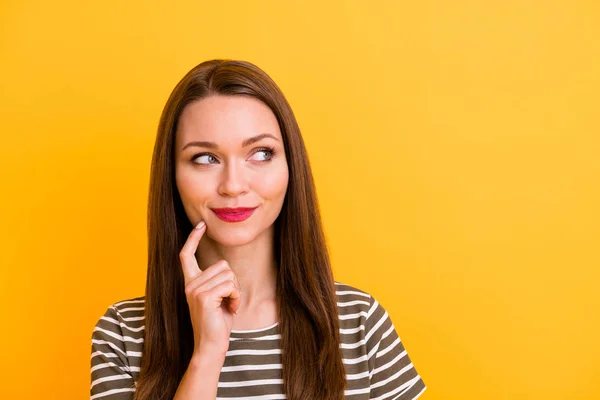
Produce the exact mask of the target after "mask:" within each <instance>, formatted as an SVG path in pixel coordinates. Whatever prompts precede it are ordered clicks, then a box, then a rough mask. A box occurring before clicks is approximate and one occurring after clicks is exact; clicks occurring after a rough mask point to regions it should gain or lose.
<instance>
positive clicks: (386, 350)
mask: <svg viewBox="0 0 600 400" xmlns="http://www.w3.org/2000/svg"><path fill="white" fill-rule="evenodd" d="M398 343H400V338H396V340H394V341H393V342H392V344H390V345H389V346H388V347H386V348H385V349H383V350H381V351H380V352H378V353H377V355H376V356H375V358H378V357H381V356H382V355H384V354H386V353H387V352H388V351H390V350H392V349H393V348H394V347H396V346H397V345H398Z"/></svg>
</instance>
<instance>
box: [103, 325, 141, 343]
mask: <svg viewBox="0 0 600 400" xmlns="http://www.w3.org/2000/svg"><path fill="white" fill-rule="evenodd" d="M94 332H103V333H105V334H107V335H108V336H111V337H114V338H115V339H118V340H120V341H121V342H133V343H144V338H139V339H134V338H132V337H130V336H121V335H119V334H116V333H114V332H112V331H109V330H107V329H102V328H99V327H95V328H94Z"/></svg>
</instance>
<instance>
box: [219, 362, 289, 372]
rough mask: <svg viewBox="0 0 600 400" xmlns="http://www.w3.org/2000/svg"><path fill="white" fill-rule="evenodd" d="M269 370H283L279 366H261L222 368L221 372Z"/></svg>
mask: <svg viewBox="0 0 600 400" xmlns="http://www.w3.org/2000/svg"><path fill="white" fill-rule="evenodd" d="M269 369H275V370H276V369H283V366H282V365H281V364H263V365H234V366H231V367H222V368H221V372H237V371H258V370H269Z"/></svg>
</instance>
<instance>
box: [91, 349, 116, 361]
mask: <svg viewBox="0 0 600 400" xmlns="http://www.w3.org/2000/svg"><path fill="white" fill-rule="evenodd" d="M96 356H104V357H106V358H119V356H118V355H116V354H115V353H103V352H101V351H95V352H93V353H92V356H91V357H90V359H92V358H94V357H96Z"/></svg>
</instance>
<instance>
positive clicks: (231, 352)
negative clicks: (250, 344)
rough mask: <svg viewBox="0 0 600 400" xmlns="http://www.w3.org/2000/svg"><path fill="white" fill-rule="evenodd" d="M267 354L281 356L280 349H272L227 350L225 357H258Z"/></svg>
mask: <svg viewBox="0 0 600 400" xmlns="http://www.w3.org/2000/svg"><path fill="white" fill-rule="evenodd" d="M269 354H281V349H273V350H229V351H228V352H227V353H225V356H237V355H247V356H249V355H258V356H266V355H269Z"/></svg>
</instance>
